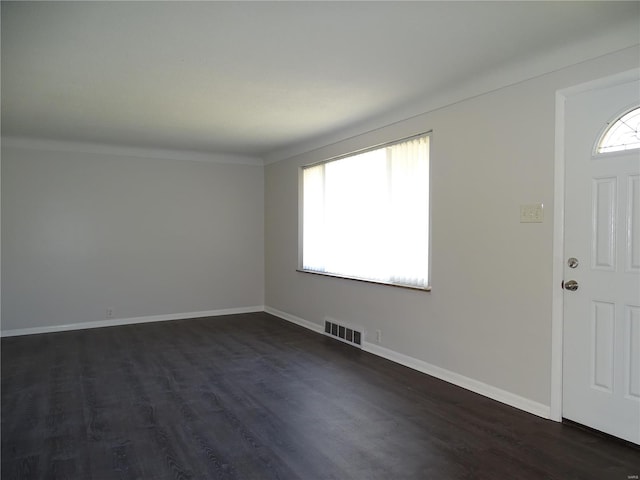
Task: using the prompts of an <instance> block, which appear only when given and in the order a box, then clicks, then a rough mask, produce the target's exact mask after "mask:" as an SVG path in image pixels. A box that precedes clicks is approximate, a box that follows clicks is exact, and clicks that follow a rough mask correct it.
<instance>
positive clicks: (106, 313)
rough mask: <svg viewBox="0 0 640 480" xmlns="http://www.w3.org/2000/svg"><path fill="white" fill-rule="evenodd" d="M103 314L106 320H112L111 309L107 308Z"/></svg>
mask: <svg viewBox="0 0 640 480" xmlns="http://www.w3.org/2000/svg"><path fill="white" fill-rule="evenodd" d="M104 313H105V316H106V317H107V318H113V308H107V309H106V310H105V312H104Z"/></svg>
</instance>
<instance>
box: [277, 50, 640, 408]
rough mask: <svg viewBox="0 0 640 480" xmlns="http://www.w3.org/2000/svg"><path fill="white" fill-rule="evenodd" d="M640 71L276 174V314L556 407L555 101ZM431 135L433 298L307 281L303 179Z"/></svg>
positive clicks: (553, 77)
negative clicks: (531, 210) (334, 322)
mask: <svg viewBox="0 0 640 480" xmlns="http://www.w3.org/2000/svg"><path fill="white" fill-rule="evenodd" d="M638 58H639V55H638V49H637V48H632V49H627V50H624V51H621V52H618V53H615V54H611V55H608V56H605V57H600V58H598V59H596V60H593V61H589V62H584V63H581V64H578V65H575V66H572V67H568V68H565V69H562V70H559V71H556V72H554V73H550V74H547V75H543V76H540V77H538V78H535V79H532V80H528V81H525V82H521V83H518V84H516V85H513V86H510V87H506V88H501V89H499V90H497V91H494V92H491V93H487V94H484V95H480V96H477V97H475V98H472V99H469V100H466V101H462V102H459V103H457V104H454V105H451V106H448V107H445V108H441V109H438V110H435V111H432V112H430V113H425V114H423V115H419V116H417V117H414V118H411V119H408V120H405V121H402V122H399V123H396V124H393V125H391V126H389V127H386V128H382V129H380V130H377V131H373V132H369V133H366V134H362V135H359V136H356V137H354V138H350V139H347V140H344V141H341V142H338V143H335V144H331V145H328V146H326V147H323V148H320V149H317V150H313V151H310V152H308V153H305V154H301V155H298V156H295V157H293V158H290V159H283V160H281V161H279V162H276V163H273V164H270V165H268V166H267V168H266V172H265V189H266V206H265V221H266V234H265V235H266V238H265V254H266V305H267V306H268V307H270V308H272V309H275V310H277V311H278V312H280V313H284V314H286V315H291V316H295V317H298V318H299V319H302V320H304V321H308V322H312V323H313V324H318V325H319V324H321V323H322V321H323V319H324V317H325V316H330V317H333V318H335V319H338V320H341V321H344V322H347V323H350V324H355V325H360V326H362V327H364V328H365V329H366V331H368V332H370V333H372V332H374V331H375V330H378V329H379V330H381V331H382V339H383V341H382V346H383V347H385V348H388V349H390V350H391V351H393V352H397V353H400V354H402V355H406V356H408V357H411V358H412V359H417V360H418V361H420V362H425V363H426V364H429V365H431V366H435V367H436V368H440V369H445V370H446V371H448V372H452V373H453V374H455V375H461V376H464V377H466V378H468V379H472V380H473V381H477V382H480V383H482V384H486V385H488V386H490V387H495V388H497V389H500V390H502V391H506V392H508V393H511V394H513V395H515V396H517V397H518V398H521V399H525V400H530V401H531V402H532V403H534V404H537V405H540V406H549V405H550V385H551V374H550V370H551V302H552V291H553V288H554V287H557V286H554V285H553V284H552V267H553V259H552V244H553V208H554V202H556V201H559V202H562V201H563V200H562V199H555V198H553V192H554V183H553V182H554V140H555V138H554V135H555V93H556V91H557V90H558V89H561V88H566V87H569V86H572V85H576V84H579V83H582V82H586V81H589V80H592V79H596V78H599V77H604V76H606V75H609V74H613V73H617V72H620V71H624V70H628V69H631V68H637V67H638ZM428 130H433V134H432V137H431V140H432V150H431V152H432V153H431V162H432V170H431V175H432V202H431V203H432V209H433V210H432V235H433V242H432V286H433V291H432V292H431V293H425V292H419V291H411V290H406V289H401V288H393V287H388V286H377V285H370V284H364V283H360V282H354V281H349V280H342V279H336V278H328V277H322V276H317V275H309V274H304V273H299V272H296V266H297V265H296V262H297V251H298V245H297V239H298V233H297V232H298V206H297V199H298V190H297V187H298V182H297V178H298V169H299V167H300V166H302V165H305V164H309V163H313V162H317V161H320V160H323V159H327V158H330V157H333V156H335V155H338V154H343V153H347V152H350V151H353V150H356V149H359V148H363V147H366V146H369V145H374V144H378V143H381V142H384V141H390V140H394V139H398V138H402V137H405V136H408V135H411V134H415V133H418V132H423V131H428ZM538 202H540V203H543V204H544V214H545V219H544V222H543V223H540V224H523V223H520V222H519V206H520V205H521V204H529V203H538ZM374 339H375V335H373V334H370V335H369V337H368V338H367V340H368V341H369V342H374V341H375V340H374ZM538 410H540V409H538ZM542 410H544V408H543V409H542Z"/></svg>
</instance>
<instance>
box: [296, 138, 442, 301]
mask: <svg viewBox="0 0 640 480" xmlns="http://www.w3.org/2000/svg"><path fill="white" fill-rule="evenodd" d="M425 136H426V137H429V165H428V192H429V195H428V198H429V208H428V216H429V218H428V226H429V234H428V237H427V242H428V245H427V255H428V259H427V285H426V286H424V287H420V286H414V285H405V284H400V283H393V282H385V281H380V280H372V279H368V278H361V277H357V276H349V275H343V274H336V273H331V272H320V271H315V270H308V269H305V268H304V267H303V254H304V171H305V170H306V169H307V168H311V167H316V166H318V165H322V164H326V163H331V162H335V161H339V160H342V159H345V158H349V157H352V156H356V155H360V154H363V153H367V152H371V151H374V150H379V149H382V148H386V147H390V146H393V145H397V144H400V143H403V142H406V141H409V140H412V139H415V138H419V137H425ZM432 142H433V130H428V131H424V132H420V133H416V134H412V135H409V136H407V137H402V138H399V139H395V140H390V141H385V142H382V143H378V144H375V145H372V146H368V147H364V148H361V149H357V150H352V151H349V152H347V153H341V154H338V155H335V156H333V157H329V158H326V159H324V160H320V161H317V162H311V163H307V164H304V165H301V166H300V167H299V168H298V252H297V253H298V259H297V268H296V271H297V272H299V273H306V274H310V275H317V276H321V277H329V278H339V279H344V280H353V281H357V282H361V283H368V284H372V285H384V286H389V287H394V288H402V289H408V290H414V291H420V292H431V290H432V275H431V272H432V261H431V260H432V235H433V233H432V232H433V230H432V201H431V198H432V188H431V187H432V180H431V178H432V175H431V159H432V157H431V153H432Z"/></svg>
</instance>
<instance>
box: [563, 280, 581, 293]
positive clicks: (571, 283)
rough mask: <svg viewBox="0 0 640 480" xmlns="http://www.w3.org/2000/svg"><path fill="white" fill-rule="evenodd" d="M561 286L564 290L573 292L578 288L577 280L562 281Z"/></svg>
mask: <svg viewBox="0 0 640 480" xmlns="http://www.w3.org/2000/svg"><path fill="white" fill-rule="evenodd" d="M562 286H563V288H564V289H565V290H569V291H570V292H575V291H576V290H577V289H578V282H576V281H575V280H569V281H567V282H564V284H563V285H562Z"/></svg>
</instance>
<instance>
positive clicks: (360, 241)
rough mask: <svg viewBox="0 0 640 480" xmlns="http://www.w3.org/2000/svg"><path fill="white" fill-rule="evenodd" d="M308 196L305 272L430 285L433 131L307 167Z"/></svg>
mask: <svg viewBox="0 0 640 480" xmlns="http://www.w3.org/2000/svg"><path fill="white" fill-rule="evenodd" d="M303 201H304V204H303V255H302V257H303V265H302V267H303V269H305V270H310V271H316V272H324V273H330V274H335V275H342V276H346V277H355V278H361V279H366V280H372V281H379V282H384V283H394V284H399V285H407V286H414V287H420V288H424V287H426V286H427V285H428V271H429V137H428V136H426V135H425V136H421V137H417V138H412V139H409V140H406V141H403V142H400V143H397V144H394V145H391V146H387V147H383V148H380V149H377V150H371V151H368V152H365V153H361V154H356V155H353V156H350V157H346V158H342V159H339V160H335V161H331V162H327V163H323V164H319V165H315V166H312V167H308V168H305V169H304V172H303Z"/></svg>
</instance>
